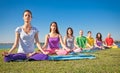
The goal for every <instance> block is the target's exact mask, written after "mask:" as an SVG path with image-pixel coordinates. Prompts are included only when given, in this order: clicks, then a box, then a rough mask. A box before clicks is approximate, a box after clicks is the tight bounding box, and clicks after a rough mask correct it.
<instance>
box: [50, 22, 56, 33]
mask: <svg viewBox="0 0 120 73" xmlns="http://www.w3.org/2000/svg"><path fill="white" fill-rule="evenodd" d="M50 28H51V31H54V32H55V31H56V24H55V23H52V25H51V27H50Z"/></svg>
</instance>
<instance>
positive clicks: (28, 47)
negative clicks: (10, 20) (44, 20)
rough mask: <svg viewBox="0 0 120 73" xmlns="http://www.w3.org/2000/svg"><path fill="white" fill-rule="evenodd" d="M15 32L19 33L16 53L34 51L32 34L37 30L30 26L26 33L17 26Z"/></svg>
mask: <svg viewBox="0 0 120 73" xmlns="http://www.w3.org/2000/svg"><path fill="white" fill-rule="evenodd" d="M16 32H18V33H19V34H20V40H19V47H18V53H26V54H27V53H32V52H34V36H35V34H36V33H37V32H38V30H37V29H36V28H35V27H31V30H30V31H29V33H26V32H25V31H24V30H23V28H22V27H18V28H17V29H16Z"/></svg>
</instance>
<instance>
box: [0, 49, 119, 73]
mask: <svg viewBox="0 0 120 73" xmlns="http://www.w3.org/2000/svg"><path fill="white" fill-rule="evenodd" d="M3 51H5V50H0V54H1V53H2V52H3ZM92 54H95V56H96V59H92V60H89V59H84V60H70V61H32V62H9V63H6V62H4V61H3V57H2V56H1V55H0V73H120V49H119V48H118V49H108V50H102V51H97V52H94V53H92Z"/></svg>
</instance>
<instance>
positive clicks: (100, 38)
mask: <svg viewBox="0 0 120 73" xmlns="http://www.w3.org/2000/svg"><path fill="white" fill-rule="evenodd" d="M98 34H100V37H98ZM96 39H97V40H98V41H102V34H101V33H100V32H98V33H97V34H96Z"/></svg>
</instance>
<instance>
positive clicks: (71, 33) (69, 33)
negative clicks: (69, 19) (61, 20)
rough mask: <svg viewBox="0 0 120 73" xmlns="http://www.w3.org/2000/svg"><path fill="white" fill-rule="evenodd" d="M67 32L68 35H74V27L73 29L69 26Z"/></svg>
mask: <svg viewBox="0 0 120 73" xmlns="http://www.w3.org/2000/svg"><path fill="white" fill-rule="evenodd" d="M66 34H67V36H68V35H71V36H73V29H72V28H71V27H68V28H67V32H66Z"/></svg>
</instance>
